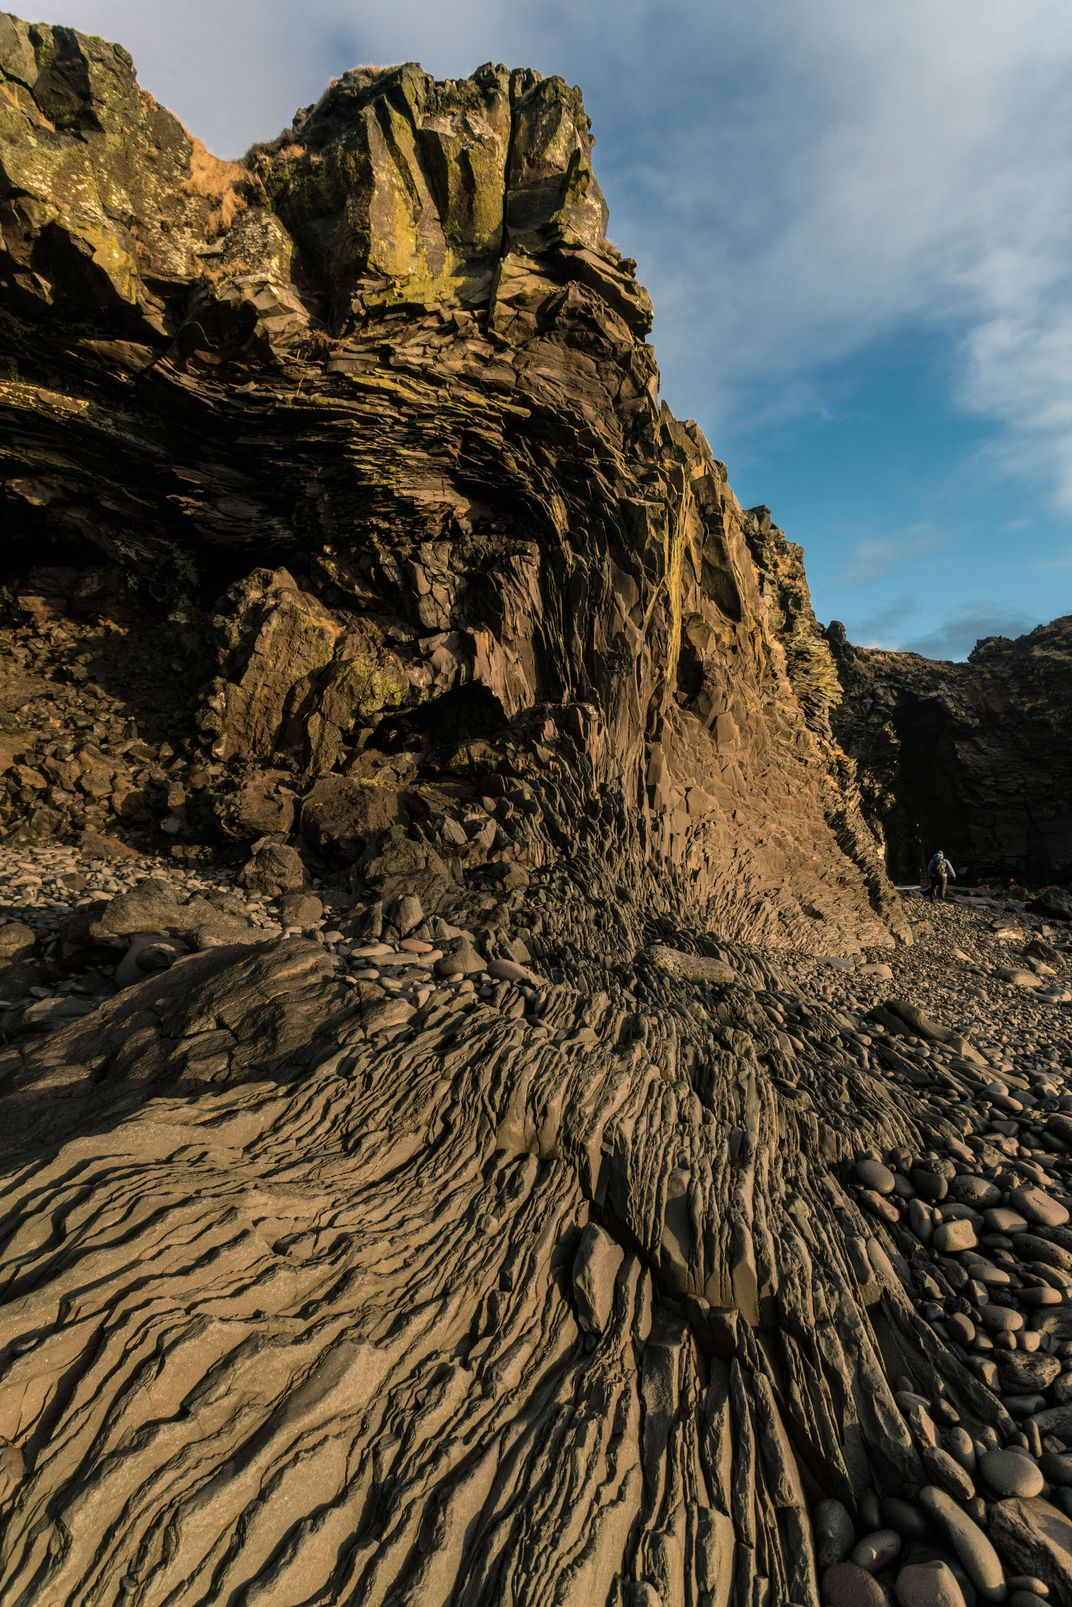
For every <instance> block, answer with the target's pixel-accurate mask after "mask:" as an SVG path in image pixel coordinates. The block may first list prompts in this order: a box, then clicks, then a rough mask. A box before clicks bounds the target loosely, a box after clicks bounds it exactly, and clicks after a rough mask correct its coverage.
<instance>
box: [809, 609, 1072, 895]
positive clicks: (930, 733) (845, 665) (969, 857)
mask: <svg viewBox="0 0 1072 1607" xmlns="http://www.w3.org/2000/svg"><path fill="white" fill-rule="evenodd" d="M829 636H830V641H831V645H832V647H833V649H834V654H835V658H836V662H837V672H838V675H839V677H840V679H841V684H842V687H843V689H844V698H843V699H842V700H841V701H840V703H839V705H838V706H837V707H836V708H835V711H834V715H833V726H834V731H835V734H836V735H837V738H838V740H839V741H840V742H841V744H842V746H843V747H844V748H845V750H846V751H847V752H848V753H850V754H852V756H853V757H854V758H855V759H856V760H857V761H858V764H859V767H860V777H861V783H862V786H863V794H864V799H865V804H866V807H867V810H868V813H869V814H870V815H871V817H872V819H873V820H874V821H875V822H876V823H877V824H880V825H881V829H882V830H883V831H884V833H885V837H886V843H887V849H888V861H889V869H890V872H891V874H892V875H893V876H894V878H895V879H897V880H901V881H913V880H915V879H916V878H917V877H918V876H919V875H920V873H921V871H922V869H923V866H924V865H925V864H926V862H927V860H928V859H929V858H930V856H931V854H932V853H933V852H934V850H935V849H936V848H941V849H943V851H944V852H945V854H946V856H947V857H948V858H949V859H951V860H952V862H953V864H954V866H955V867H956V869H957V872H958V875H959V876H960V879H961V880H962V881H963V880H965V879H966V878H972V879H975V880H980V881H981V880H988V879H998V880H1007V879H1008V878H1009V877H1010V876H1015V877H1016V878H1017V879H1018V880H1019V881H1027V882H1029V883H1031V884H1032V885H1034V886H1039V885H1041V884H1042V883H1046V882H1068V881H1072V811H1070V810H1069V807H1068V799H1069V795H1070V793H1072V616H1065V617H1063V618H1061V619H1055V620H1054V621H1053V622H1052V623H1051V624H1049V625H1040V626H1039V627H1038V629H1037V630H1034V631H1032V632H1031V633H1030V635H1027V636H1021V637H1018V638H1017V639H1016V640H1015V641H1009V640H1008V639H1006V638H1005V637H1003V636H994V637H989V638H987V639H986V640H985V641H981V642H979V643H977V644H976V647H975V648H974V650H973V652H972V653H971V654H970V656H969V658H968V661H967V663H965V664H947V663H940V662H934V661H932V660H930V659H925V658H920V657H918V655H916V654H914V653H891V652H885V651H881V650H879V649H877V648H861V647H854V646H852V645H851V644H850V643H848V642H847V641H846V640H845V638H844V632H843V631H842V630H841V629H840V628H837V629H835V628H834V627H832V628H831V631H830V633H829ZM1056 891H1058V892H1060V889H1057V890H1056ZM1064 898H1065V899H1066V900H1067V899H1068V894H1067V893H1065V894H1064ZM1069 908H1070V909H1072V905H1070V906H1069ZM1056 913H1058V914H1063V915H1064V916H1065V918H1066V919H1067V918H1068V916H1067V913H1066V912H1065V911H1064V910H1063V909H1059V910H1057V911H1056Z"/></svg>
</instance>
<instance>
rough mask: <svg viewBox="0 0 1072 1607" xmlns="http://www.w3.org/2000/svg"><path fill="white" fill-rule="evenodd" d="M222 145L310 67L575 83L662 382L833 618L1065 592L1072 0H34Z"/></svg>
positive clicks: (315, 91)
mask: <svg viewBox="0 0 1072 1607" xmlns="http://www.w3.org/2000/svg"><path fill="white" fill-rule="evenodd" d="M42 20H47V21H51V22H63V23H68V24H70V25H72V26H74V27H78V28H82V29H84V30H87V31H91V32H96V33H101V34H104V35H105V36H107V37H109V38H113V39H118V40H120V41H121V42H122V43H123V44H125V45H126V46H127V48H128V49H129V50H130V51H131V52H132V54H133V55H134V58H135V61H136V63H137V66H138V70H139V76H140V79H141V82H142V83H143V85H144V86H145V87H146V88H147V89H149V90H150V91H151V92H152V93H153V94H155V95H156V96H157V98H158V99H160V100H163V101H164V102H165V103H166V104H167V105H169V106H170V107H171V108H172V110H173V111H175V112H176V113H177V114H178V115H179V116H180V117H181V118H182V119H183V121H184V122H185V123H186V124H187V125H188V126H189V127H190V128H191V129H192V130H193V131H194V132H196V133H198V134H199V135H200V136H201V137H202V138H203V139H204V140H205V142H206V144H208V145H209V146H210V147H211V148H212V149H214V150H215V151H216V152H217V153H218V154H220V155H225V156H230V155H237V154H240V153H241V152H242V151H243V150H244V149H245V148H246V146H248V145H249V144H250V143H251V142H252V141H253V140H254V139H262V138H268V137H270V136H271V135H273V134H275V133H276V132H278V130H279V129H280V128H282V127H283V126H285V125H286V124H287V123H288V122H289V121H290V117H291V114H292V112H293V111H294V110H295V108H296V107H297V106H299V105H302V104H306V103H308V102H309V101H311V100H314V99H316V97H317V96H318V95H319V93H320V91H321V90H322V89H323V87H324V85H325V83H326V82H327V80H328V78H329V77H331V76H333V75H335V74H338V73H340V72H342V71H343V70H344V69H345V68H347V67H350V66H354V65H357V64H358V63H368V62H372V63H379V64H386V63H388V62H394V61H420V62H421V63H422V65H423V66H424V67H426V68H427V69H428V70H429V71H430V72H433V73H435V74H436V76H437V77H457V76H461V75H464V74H466V73H468V72H470V71H472V69H473V68H475V67H476V66H478V65H479V64H480V63H481V62H484V61H487V60H494V61H502V62H506V63H507V64H508V65H510V66H533V67H536V68H538V69H539V70H541V71H542V72H545V73H559V74H561V75H562V76H563V77H565V78H567V79H569V80H570V81H571V82H574V83H579V84H580V85H581V87H582V89H583V90H584V94H585V100H586V104H587V106H588V110H589V112H590V114H591V116H592V120H593V124H594V129H595V134H596V138H597V150H596V169H597V172H598V175H599V178H600V182H601V184H602V185H603V188H604V190H605V191H606V193H607V198H608V201H609V203H610V208H611V225H610V234H611V238H612V239H613V240H614V241H615V242H616V244H617V245H618V246H620V247H621V249H622V250H623V251H625V252H626V253H627V254H629V255H631V256H635V257H636V258H637V261H638V264H639V276H640V278H641V280H642V281H643V282H644V283H645V284H646V285H647V286H648V288H649V289H650V290H651V292H652V295H653V297H654V300H655V307H656V324H655V332H654V337H653V338H654V341H655V345H656V350H657V353H658V356H659V360H660V365H661V368H662V373H663V393H664V395H665V397H666V399H667V401H668V402H669V404H670V405H671V407H672V408H673V409H674V411H675V412H677V413H678V414H680V415H682V416H692V417H694V418H696V419H697V420H698V421H699V422H700V424H701V425H702V426H703V428H704V430H705V432H706V434H707V436H708V439H709V440H710V441H711V443H712V446H713V447H714V450H715V452H716V454H717V455H718V456H719V457H721V458H724V459H725V460H726V462H727V464H728V466H729V471H730V481H731V484H732V485H733V487H734V489H735V491H736V492H737V494H738V496H739V497H740V499H741V501H742V502H743V503H744V504H745V505H750V504H753V503H758V502H765V503H767V504H768V506H769V507H770V508H771V510H772V512H773V514H774V517H775V519H776V520H777V522H778V523H779V524H780V525H782V527H783V528H784V529H785V531H786V533H787V534H788V535H789V536H790V538H791V539H793V540H796V541H800V542H802V543H803V545H804V549H805V554H806V559H807V568H808V575H809V579H810V581H811V585H812V591H813V595H814V599H815V605H816V612H817V613H818V615H819V617H820V618H821V619H824V620H829V619H831V618H840V619H842V620H843V621H844V622H845V623H846V625H847V626H848V629H849V635H850V637H851V639H852V640H854V641H859V642H864V643H878V644H881V645H883V646H889V647H899V648H911V649H914V650H916V651H922V652H926V653H929V654H931V655H933V656H938V657H961V656H963V655H964V654H965V653H966V652H967V651H968V650H969V649H970V647H971V646H972V644H973V642H974V641H975V639H976V638H977V637H978V636H980V635H987V634H993V633H1001V634H1005V635H1015V634H1018V633H1019V632H1020V631H1023V630H1027V629H1030V628H1031V627H1032V626H1033V625H1035V624H1038V623H1039V622H1041V621H1043V620H1047V619H1051V618H1053V617H1054V616H1055V615H1057V614H1061V613H1068V612H1072V96H1070V95H1069V94H1068V91H1067V86H1068V83H1069V81H1070V80H1069V75H1070V69H1072V6H1070V5H1069V4H1068V0H1015V3H1013V0H898V3H897V4H896V5H880V4H867V3H866V0H865V3H862V4H861V0H594V3H589V4H584V3H583V0H570V3H564V0H302V3H300V4H299V3H296V0H211V3H210V0H182V3H181V4H180V3H178V0H53V3H52V5H51V9H50V12H49V14H48V16H47V17H45V18H43V19H42Z"/></svg>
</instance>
